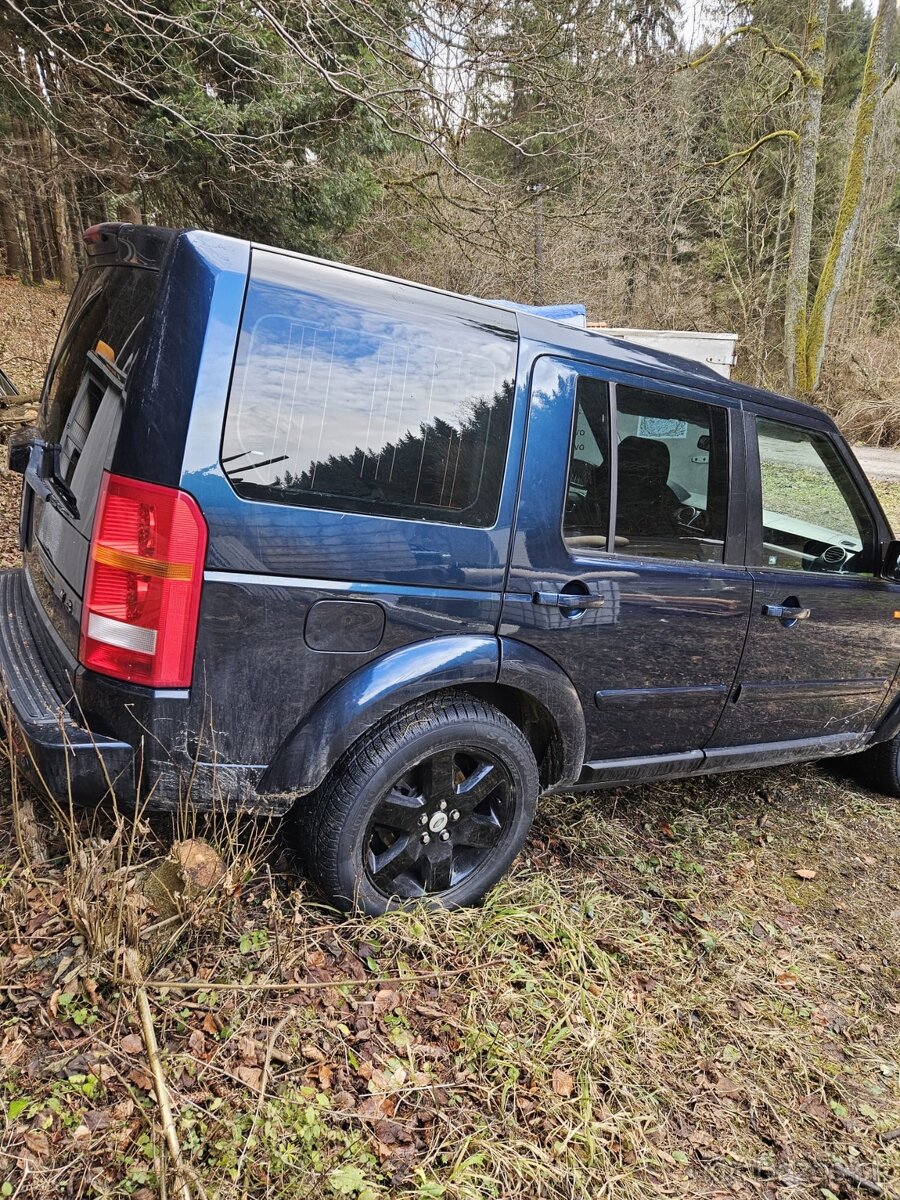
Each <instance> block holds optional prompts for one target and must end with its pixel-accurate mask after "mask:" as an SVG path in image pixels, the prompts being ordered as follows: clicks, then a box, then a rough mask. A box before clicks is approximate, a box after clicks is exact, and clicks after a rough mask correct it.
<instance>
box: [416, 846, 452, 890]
mask: <svg viewBox="0 0 900 1200" xmlns="http://www.w3.org/2000/svg"><path fill="white" fill-rule="evenodd" d="M422 861H423V865H424V867H425V891H426V892H446V890H447V888H449V887H450V886H451V884H452V883H453V846H452V845H451V844H450V842H438V843H437V844H436V845H434V846H432V847H429V851H428V853H427V854H426V855H425V856H424V857H423V860H422Z"/></svg>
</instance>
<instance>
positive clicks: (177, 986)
mask: <svg viewBox="0 0 900 1200" xmlns="http://www.w3.org/2000/svg"><path fill="white" fill-rule="evenodd" d="M505 961H506V960H505V959H502V958H495V959H491V960H490V961H489V962H484V963H478V964H476V965H474V966H473V965H471V964H470V965H469V966H466V967H451V968H448V969H445V970H443V971H420V972H418V973H417V974H415V975H395V976H393V977H384V976H379V975H372V976H370V977H368V978H366V979H355V978H354V979H308V980H302V981H300V982H299V983H287V982H285V981H283V980H272V981H269V980H266V979H253V980H250V981H249V982H248V983H217V982H214V981H211V980H208V979H144V980H143V981H142V984H141V986H142V987H144V988H153V989H154V990H156V991H172V992H245V991H248V990H250V989H252V990H253V991H254V992H309V991H317V990H320V989H321V988H339V987H374V986H376V985H377V986H378V987H394V986H400V985H406V984H416V983H420V982H421V981H422V980H423V979H450V978H453V977H454V976H456V975H474V974H475V973H476V972H477V971H487V970H488V969H489V968H491V967H499V966H501V965H502V964H503V963H504V962H505ZM112 982H113V983H115V984H116V985H117V986H119V987H122V986H128V984H129V983H131V982H132V981H131V980H128V979H118V978H116V979H113V981H112Z"/></svg>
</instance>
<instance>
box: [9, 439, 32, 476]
mask: <svg viewBox="0 0 900 1200" xmlns="http://www.w3.org/2000/svg"><path fill="white" fill-rule="evenodd" d="M37 436H38V434H37V430H35V429H31V428H26V429H14V430H13V431H12V432H11V433H10V435H9V443H8V446H9V460H8V461H9V469H10V470H11V471H15V472H16V473H17V474H18V475H24V474H25V471H26V470H27V468H28V461H29V459H30V458H31V447H32V446H33V445H34V442H35V438H36V437H37Z"/></svg>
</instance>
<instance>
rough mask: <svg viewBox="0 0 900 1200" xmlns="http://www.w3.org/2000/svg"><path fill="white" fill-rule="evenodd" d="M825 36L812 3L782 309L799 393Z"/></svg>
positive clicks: (820, 11)
mask: <svg viewBox="0 0 900 1200" xmlns="http://www.w3.org/2000/svg"><path fill="white" fill-rule="evenodd" d="M827 36H828V0H812V9H811V12H810V16H809V22H808V25H807V47H806V70H805V71H804V75H803V91H802V94H801V103H802V106H803V110H802V114H801V118H800V127H799V131H798V132H799V135H800V142H799V146H798V149H797V165H796V168H795V175H794V220H793V227H792V230H791V253H790V258H789V260H788V274H787V284H786V295H785V308H784V353H785V358H786V360H787V377H788V386H789V387H790V388H791V390H792V391H800V392H807V391H808V390H809V384H808V381H807V378H806V309H807V301H808V295H809V264H810V253H811V248H812V234H813V206H814V204H815V199H816V159H817V157H818V152H819V133H820V129H821V124H822V87H823V81H824V75H825V42H826V38H827Z"/></svg>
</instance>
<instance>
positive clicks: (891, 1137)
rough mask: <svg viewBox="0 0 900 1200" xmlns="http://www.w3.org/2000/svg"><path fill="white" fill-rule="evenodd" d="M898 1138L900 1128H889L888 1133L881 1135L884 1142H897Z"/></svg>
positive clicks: (899, 1136)
mask: <svg viewBox="0 0 900 1200" xmlns="http://www.w3.org/2000/svg"><path fill="white" fill-rule="evenodd" d="M897 1138H900V1128H898V1129H889V1130H888V1132H887V1133H883V1134H882V1135H881V1140H882V1141H883V1142H896V1140H897Z"/></svg>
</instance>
